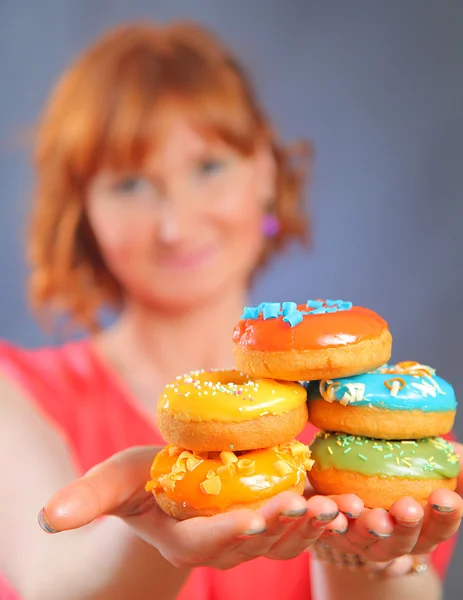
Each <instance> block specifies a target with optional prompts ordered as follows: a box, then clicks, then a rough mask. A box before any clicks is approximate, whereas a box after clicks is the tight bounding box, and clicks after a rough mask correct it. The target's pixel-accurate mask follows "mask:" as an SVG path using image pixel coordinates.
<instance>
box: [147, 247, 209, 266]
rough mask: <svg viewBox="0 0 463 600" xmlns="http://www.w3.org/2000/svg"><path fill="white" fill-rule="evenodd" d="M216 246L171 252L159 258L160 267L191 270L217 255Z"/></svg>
mask: <svg viewBox="0 0 463 600" xmlns="http://www.w3.org/2000/svg"><path fill="white" fill-rule="evenodd" d="M217 249H218V245H217V244H214V245H212V244H211V245H209V246H204V247H201V248H197V249H194V250H188V251H181V252H171V253H169V254H166V255H164V256H162V257H160V258H159V260H158V263H159V265H160V266H161V267H164V268H168V269H191V268H195V267H200V266H202V265H203V264H205V263H206V262H207V261H209V260H210V259H211V258H212V257H213V256H214V255H215V254H216V253H217Z"/></svg>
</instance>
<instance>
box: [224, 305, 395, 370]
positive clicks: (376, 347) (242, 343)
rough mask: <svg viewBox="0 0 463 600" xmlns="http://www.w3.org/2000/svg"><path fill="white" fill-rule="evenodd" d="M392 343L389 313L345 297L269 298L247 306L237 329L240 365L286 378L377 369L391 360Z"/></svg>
mask: <svg viewBox="0 0 463 600" xmlns="http://www.w3.org/2000/svg"><path fill="white" fill-rule="evenodd" d="M391 345H392V337H391V334H390V333H389V329H388V326H387V323H386V321H384V319H382V318H381V317H380V316H379V315H378V314H376V313H375V312H373V311H372V310H369V309H367V308H362V307H360V306H352V302H344V301H342V300H308V301H307V303H306V304H300V305H296V303H295V302H283V304H280V303H274V302H263V303H262V304H260V305H259V306H257V307H246V308H245V309H244V313H243V315H242V317H241V320H240V321H239V322H238V324H237V325H236V327H235V329H234V332H233V352H234V355H235V364H236V366H237V367H238V369H240V370H241V371H243V372H245V373H249V375H251V376H253V377H271V378H273V379H280V380H286V381H312V380H314V379H331V378H333V377H347V376H351V375H357V374H358V373H365V372H366V371H371V370H373V369H376V368H377V367H379V366H381V365H383V364H384V363H386V362H387V361H388V360H389V358H390V356H391Z"/></svg>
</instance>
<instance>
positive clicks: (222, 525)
mask: <svg viewBox="0 0 463 600" xmlns="http://www.w3.org/2000/svg"><path fill="white" fill-rule="evenodd" d="M36 163H37V190H36V198H35V211H34V217H33V224H32V225H33V226H32V230H31V235H30V259H31V265H32V274H31V288H30V290H31V298H32V300H33V302H34V304H35V306H36V307H37V308H38V309H43V308H51V309H52V310H53V311H55V313H56V312H57V311H61V312H64V313H66V314H68V315H70V317H71V318H72V319H73V320H74V321H75V322H77V323H79V324H81V325H84V326H85V327H87V328H88V329H89V330H91V331H92V332H93V333H92V336H91V337H90V338H88V339H86V340H84V341H79V342H73V343H68V344H65V345H64V346H62V347H60V348H56V349H50V348H44V349H41V350H38V351H34V352H30V351H26V350H23V349H19V348H14V347H12V346H9V345H7V344H4V345H3V346H2V347H1V352H0V365H1V369H2V374H3V375H2V378H1V380H0V392H1V393H0V411H1V417H0V444H1V455H2V456H6V457H11V456H14V457H15V459H14V461H12V460H6V461H4V464H3V469H2V478H3V482H4V485H3V489H4V493H3V494H2V495H1V497H0V509H1V512H0V514H1V518H0V538H1V539H2V541H3V540H6V543H2V547H1V550H0V568H1V570H2V571H3V573H4V576H5V579H6V580H8V581H9V582H10V583H11V585H12V586H13V587H14V588H15V589H16V590H17V592H18V594H19V596H20V597H22V598H25V599H27V600H28V599H33V600H36V599H42V598H44V599H45V598H46V599H47V600H54V599H55V598H56V599H60V600H62V599H73V598H76V599H79V600H81V599H87V598H88V599H90V598H91V599H92V600H95V599H103V598H109V597H111V598H112V600H117V599H119V598H120V599H126V598H137V599H143V598H153V597H156V598H162V599H164V598H166V599H169V598H176V597H179V598H182V599H186V598H187V599H188V600H192V599H198V600H206V599H208V600H209V599H213V598H214V599H215V598H217V599H219V600H226V599H228V598H236V597H241V598H243V599H246V598H251V597H253V598H256V597H257V598H260V597H265V598H267V599H271V598H275V599H277V598H278V600H285V599H288V600H289V599H294V598H309V597H310V595H311V593H312V594H313V597H315V598H323V599H330V598H338V597H340V595H341V594H342V596H343V597H344V598H346V599H347V598H350V597H355V598H357V599H361V598H371V593H372V586H373V585H374V588H373V589H374V597H375V598H376V599H381V598H390V597H392V595H393V594H395V595H397V597H403V593H404V590H407V593H408V594H409V597H416V598H418V597H419V598H420V599H421V600H431V599H434V598H438V597H439V596H440V589H441V585H440V583H439V579H438V576H437V575H436V571H438V572H439V573H440V574H443V572H444V570H445V566H446V563H447V560H448V555H449V547H448V544H447V545H441V546H440V547H439V549H438V550H437V551H436V552H434V554H433V561H432V564H433V565H434V568H430V569H428V570H427V571H426V572H424V573H423V574H422V575H421V576H420V577H414V576H411V575H410V573H411V572H417V571H420V570H423V568H422V567H421V568H414V566H415V565H416V564H418V563H417V561H416V559H415V558H414V556H421V557H424V556H425V555H427V554H428V553H430V552H432V551H433V549H434V547H435V546H436V545H437V544H438V543H439V542H443V541H444V540H448V539H449V538H450V537H451V536H452V535H453V533H454V532H455V531H456V530H457V528H458V526H459V523H460V518H461V515H462V511H463V501H462V499H461V498H460V496H458V495H457V494H455V493H453V492H449V491H446V490H439V491H437V492H435V493H434V494H433V495H432V497H430V500H429V505H428V507H426V508H425V509H424V510H423V508H422V507H420V506H419V505H418V504H417V503H416V502H414V501H413V500H411V499H406V498H405V499H402V500H401V501H399V502H397V503H396V505H394V507H393V508H392V509H391V511H390V512H389V513H386V512H385V511H382V510H370V511H367V510H364V509H363V504H362V502H361V501H360V499H359V498H356V497H355V496H340V497H337V498H334V499H330V498H322V497H319V496H312V497H311V496H310V492H308V497H307V498H302V497H299V496H297V495H293V494H290V493H285V494H281V495H279V496H277V497H275V498H273V499H272V500H271V501H269V502H268V503H267V504H266V505H265V506H264V507H263V508H262V509H261V510H259V511H257V512H252V511H246V510H242V511H235V512H232V513H228V514H224V515H220V516H217V517H212V518H209V519H192V520H189V521H185V522H181V523H177V522H175V521H173V520H172V519H170V518H168V517H166V516H165V515H163V514H162V513H161V512H160V511H159V509H157V508H156V506H155V505H154V503H153V500H152V497H151V496H150V495H149V494H146V493H145V492H144V491H143V485H144V483H145V481H146V477H147V473H148V471H149V466H150V464H151V461H152V458H153V455H154V453H155V449H154V447H153V446H155V445H156V444H157V445H161V444H162V440H161V438H160V435H159V433H158V432H157V430H156V429H155V426H154V424H153V423H154V418H153V417H154V413H155V407H156V398H157V397H158V395H159V392H160V391H161V389H162V388H163V386H164V385H165V384H166V383H168V382H170V381H171V380H172V379H173V378H174V377H175V376H177V375H178V374H181V373H184V372H187V371H189V370H192V369H201V368H215V367H223V366H227V365H229V364H231V363H232V356H231V352H230V332H231V330H232V327H233V325H234V323H235V322H236V320H237V318H238V317H239V314H240V312H241V310H242V306H243V305H244V304H245V303H246V296H247V291H248V284H249V281H250V279H251V278H252V276H253V274H254V273H255V270H256V269H257V268H258V267H260V266H261V265H262V264H263V263H264V262H265V260H266V259H267V258H268V257H269V256H270V255H271V254H272V253H273V252H274V251H275V250H277V249H279V248H280V247H282V246H283V245H284V244H285V243H286V242H288V241H290V240H291V239H303V238H304V236H305V234H306V225H305V220H304V216H303V210H302V199H301V191H302V189H301V186H302V179H301V176H300V174H299V173H298V171H297V170H296V168H295V166H294V164H293V162H292V158H291V156H290V154H289V152H288V151H287V150H285V149H284V148H283V147H282V146H281V145H280V144H279V142H278V140H277V138H276V136H275V133H274V132H273V130H272V127H271V125H270V123H269V121H268V120H267V118H266V117H265V115H264V113H263V111H262V110H261V108H260V107H259V105H258V103H257V101H256V98H255V96H254V94H253V92H252V89H251V87H250V85H249V83H248V81H247V79H246V77H245V76H244V75H243V73H242V71H241V69H240V68H239V66H238V65H237V63H236V61H235V60H234V58H233V57H232V56H231V55H230V54H229V53H228V52H227V51H226V49H224V48H223V47H222V46H221V44H220V43H219V42H218V41H217V40H215V39H214V38H213V37H212V36H211V35H210V34H208V33H207V32H205V31H203V30H202V29H200V28H199V27H197V26H194V25H188V24H173V25H171V26H167V27H163V28H161V27H149V26H143V27H136V26H133V27H125V28H122V29H119V30H117V31H114V32H112V33H111V34H110V35H108V36H105V37H104V38H103V39H101V40H99V41H98V42H97V43H96V44H95V45H94V46H93V47H92V48H90V49H89V50H88V51H87V52H86V53H85V54H84V55H83V56H82V57H81V58H80V59H79V60H78V61H77V62H76V63H75V64H74V65H73V66H72V67H71V68H70V69H69V70H68V71H67V72H66V74H65V75H64V77H63V78H62V79H61V81H60V83H59V85H58V86H57V88H56V90H55V91H54V93H53V95H52V97H51V99H50V102H49V105H48V107H47V110H46V111H45V114H44V115H43V119H42V122H41V126H40V130H39V133H38V143H37V154H36ZM105 304H106V305H107V304H110V305H112V306H113V307H114V308H115V309H116V310H117V311H118V314H119V316H118V319H117V320H116V322H115V324H114V325H113V326H111V327H109V328H108V329H106V330H105V331H97V324H98V311H99V310H100V308H101V307H102V306H103V305H105ZM312 435H313V430H312V429H311V427H310V426H308V427H307V430H306V431H305V432H304V434H303V436H302V439H303V441H306V442H308V441H310V438H311V437H312ZM129 447H135V448H131V449H130V450H126V449H127V448H129ZM84 473H86V474H85V476H83V477H82V475H83V474H84ZM78 477H80V479H77V478H78ZM59 488H61V490H60V491H59V492H58V493H56V494H55V492H56V490H57V489H59ZM53 494H55V495H54V496H53V497H52V495H53ZM50 497H52V498H51V500H49V501H48V502H47V500H48V499H49V498H50ZM44 504H45V509H43V510H42V511H41V512H40V515H39V522H40V525H41V527H42V529H44V530H45V531H47V532H49V533H56V532H58V531H64V530H73V531H71V532H69V533H61V534H59V535H48V536H47V535H45V534H44V533H43V531H41V530H40V529H39V527H37V526H36V513H37V508H39V507H40V506H42V505H44ZM103 515H111V516H106V517H105V518H99V517H103ZM114 516H116V517H118V518H114ZM86 524H88V525H87V526H86V527H84V528H82V529H80V527H81V526H82V525H86ZM319 538H322V541H323V544H324V545H323V548H325V553H326V552H328V551H327V550H326V547H327V545H328V546H330V547H331V548H333V553H332V554H331V558H333V557H334V558H335V559H336V557H340V559H342V560H347V559H346V558H345V555H344V553H349V555H350V558H349V560H350V561H351V562H352V563H353V562H354V561H355V563H356V564H357V565H359V568H357V569H355V570H349V569H345V568H343V567H342V566H341V565H340V564H338V563H337V561H336V560H332V561H331V562H329V561H313V564H312V565H310V564H309V554H308V553H306V552H304V550H305V549H306V548H315V542H316V541H317V540H319ZM320 547H322V546H320ZM412 553H413V554H412ZM353 555H355V558H353ZM256 557H257V560H253V561H250V559H253V558H256ZM269 559H273V560H269ZM420 560H421V562H420V565H423V564H424V559H420ZM211 567H212V568H211ZM371 572H376V573H377V576H376V577H375V578H374V580H372V579H371V578H370V573H371ZM4 588H5V591H4V595H3V596H1V597H2V598H3V597H4V596H6V583H5V586H4ZM312 588H313V592H311V589H312ZM0 595H1V594H0Z"/></svg>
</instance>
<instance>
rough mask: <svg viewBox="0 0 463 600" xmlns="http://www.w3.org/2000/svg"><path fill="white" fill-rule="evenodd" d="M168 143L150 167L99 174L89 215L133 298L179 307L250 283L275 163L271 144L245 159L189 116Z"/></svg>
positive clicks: (173, 130)
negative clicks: (205, 132)
mask: <svg viewBox="0 0 463 600" xmlns="http://www.w3.org/2000/svg"><path fill="white" fill-rule="evenodd" d="M163 140H164V141H163V143H161V144H160V145H159V147H158V148H157V150H156V152H155V154H154V155H153V156H152V157H151V159H150V160H149V161H148V165H147V168H146V169H145V171H144V172H143V173H130V172H127V173H123V172H117V173H116V172H109V171H104V172H100V173H98V174H97V175H96V177H95V178H94V179H93V180H92V182H91V183H90V186H89V191H88V199H87V214H88V218H89V221H90V225H91V227H92V229H93V231H94V233H95V236H96V238H97V240H98V243H99V246H100V249H101V251H102V253H103V256H104V258H105V261H106V264H107V266H108V267H109V269H110V270H111V271H112V273H113V274H114V276H115V277H116V278H117V279H118V281H119V282H120V283H121V284H122V286H123V288H124V289H125V291H126V293H127V296H128V297H129V298H132V299H135V300H138V301H142V302H143V303H146V304H148V305H153V306H163V307H165V308H172V309H180V308H182V307H186V306H191V305H194V304H198V303H201V302H207V301H208V300H209V299H210V298H212V296H213V295H214V294H218V293H221V292H222V293H230V292H231V291H232V288H233V286H235V288H236V289H239V288H241V287H242V286H243V285H245V284H246V281H247V278H248V277H249V275H250V273H251V272H252V270H253V268H254V267H255V265H256V263H257V261H258V259H259V256H260V254H261V251H262V245H263V241H264V240H263V236H262V231H261V222H262V217H263V212H264V209H265V203H266V202H267V201H268V200H269V199H270V198H271V197H272V193H273V191H274V164H273V160H272V158H271V155H270V152H269V151H268V149H260V150H258V151H257V152H256V153H255V155H254V156H251V157H243V156H241V155H240V154H238V153H237V152H235V151H234V150H233V149H232V148H230V147H228V146H226V145H224V144H223V143H221V142H219V141H211V140H209V139H206V138H204V137H202V136H201V135H200V134H199V133H197V132H196V131H195V130H194V129H193V128H191V127H189V126H188V124H187V123H186V122H185V121H184V120H181V119H177V120H175V121H174V122H173V123H172V124H171V125H170V126H169V130H168V132H167V133H166V135H165V136H163Z"/></svg>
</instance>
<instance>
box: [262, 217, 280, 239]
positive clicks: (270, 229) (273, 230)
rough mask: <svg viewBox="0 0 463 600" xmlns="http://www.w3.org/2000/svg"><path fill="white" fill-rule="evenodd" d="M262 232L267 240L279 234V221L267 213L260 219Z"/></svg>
mask: <svg viewBox="0 0 463 600" xmlns="http://www.w3.org/2000/svg"><path fill="white" fill-rule="evenodd" d="M262 232H263V234H264V235H265V237H267V238H272V237H275V236H276V235H278V234H279V233H280V221H279V220H278V217H277V216H276V215H274V214H273V213H267V214H266V215H264V217H263V219H262Z"/></svg>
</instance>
